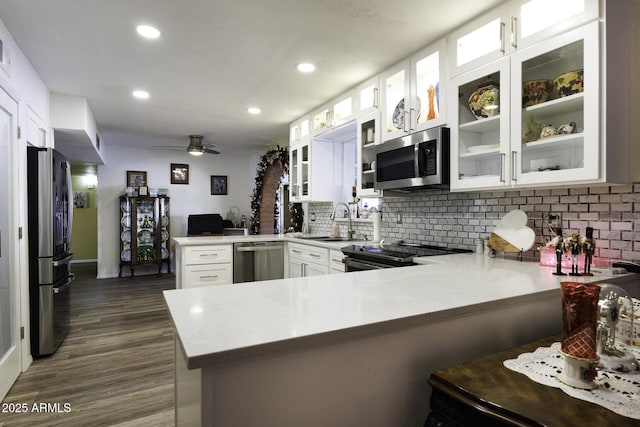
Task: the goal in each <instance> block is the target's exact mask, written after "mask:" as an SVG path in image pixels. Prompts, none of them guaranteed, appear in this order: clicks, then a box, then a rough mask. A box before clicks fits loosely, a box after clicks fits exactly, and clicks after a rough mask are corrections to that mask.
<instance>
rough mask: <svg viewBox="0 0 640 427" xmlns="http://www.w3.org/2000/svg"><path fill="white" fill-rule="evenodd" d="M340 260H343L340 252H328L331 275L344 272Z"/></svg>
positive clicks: (332, 250)
mask: <svg viewBox="0 0 640 427" xmlns="http://www.w3.org/2000/svg"><path fill="white" fill-rule="evenodd" d="M342 258H344V254H343V253H342V251H336V250H334V249H331V250H329V268H330V269H331V273H337V272H344V264H343V263H342Z"/></svg>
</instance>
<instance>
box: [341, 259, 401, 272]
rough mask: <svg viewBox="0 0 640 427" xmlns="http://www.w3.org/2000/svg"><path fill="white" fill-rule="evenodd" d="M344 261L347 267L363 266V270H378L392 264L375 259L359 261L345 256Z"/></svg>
mask: <svg viewBox="0 0 640 427" xmlns="http://www.w3.org/2000/svg"><path fill="white" fill-rule="evenodd" d="M342 262H343V263H344V265H346V266H347V267H355V268H361V269H363V270H378V269H381V268H389V267H391V266H390V265H386V264H380V263H377V262H373V261H359V260H355V259H353V258H349V257H346V258H343V260H342Z"/></svg>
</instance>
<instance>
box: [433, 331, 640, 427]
mask: <svg viewBox="0 0 640 427" xmlns="http://www.w3.org/2000/svg"><path fill="white" fill-rule="evenodd" d="M557 341H560V337H550V338H546V339H542V340H539V341H535V342H532V343H529V344H525V345H522V346H519V347H516V348H513V349H510V350H506V351H503V352H499V353H495V354H492V355H489V356H486V357H482V358H479V359H475V360H472V361H469V362H465V363H462V364H460V365H456V366H452V367H450V368H446V369H442V370H439V371H436V372H434V373H433V374H431V378H430V379H429V384H431V387H432V388H433V390H432V394H431V411H432V412H431V413H430V414H429V418H428V419H427V422H426V423H425V426H428V427H435V426H438V427H447V426H456V427H459V426H562V427H566V426H580V427H585V426H598V427H601V426H616V427H620V426H635V427H638V426H640V421H639V420H633V419H631V418H627V417H623V416H621V415H618V414H616V413H615V412H612V411H609V410H608V409H606V408H604V407H602V406H599V405H596V404H594V403H589V402H585V401H583V400H580V399H575V398H573V397H571V396H569V395H567V394H565V393H564V392H563V391H562V390H560V389H558V388H554V387H549V386H545V385H542V384H538V383H537V382H535V381H533V380H531V379H529V378H528V377H527V376H526V375H524V374H520V373H518V372H514V371H511V370H510V369H507V368H505V367H504V366H503V364H502V362H504V361H505V360H508V359H515V358H517V357H518V355H519V354H521V353H531V352H533V351H534V350H535V349H536V348H538V347H549V346H550V345H551V344H552V343H553V342H557ZM639 380H640V378H639Z"/></svg>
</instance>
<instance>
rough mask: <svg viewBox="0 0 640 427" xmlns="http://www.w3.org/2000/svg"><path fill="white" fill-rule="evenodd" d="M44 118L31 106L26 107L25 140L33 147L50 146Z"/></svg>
mask: <svg viewBox="0 0 640 427" xmlns="http://www.w3.org/2000/svg"><path fill="white" fill-rule="evenodd" d="M47 133H48V132H47V128H46V126H45V124H44V120H42V119H41V118H40V116H38V115H37V114H36V113H35V112H34V111H33V110H32V109H31V108H27V142H28V143H29V144H31V145H33V146H35V147H42V148H44V147H50V146H51V145H50V144H51V142H50V141H49V138H47Z"/></svg>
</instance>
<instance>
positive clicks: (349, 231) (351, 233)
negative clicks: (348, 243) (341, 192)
mask: <svg viewBox="0 0 640 427" xmlns="http://www.w3.org/2000/svg"><path fill="white" fill-rule="evenodd" d="M340 205H342V206H344V207H345V208H346V209H347V239H348V240H353V236H354V235H355V234H356V232H355V231H353V228H352V226H351V209H349V205H347V204H346V203H343V202H338V203H336V205H335V206H334V207H333V212H332V213H331V216H330V217H329V218H330V219H331V221H335V219H336V211H337V210H338V206H340Z"/></svg>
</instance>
